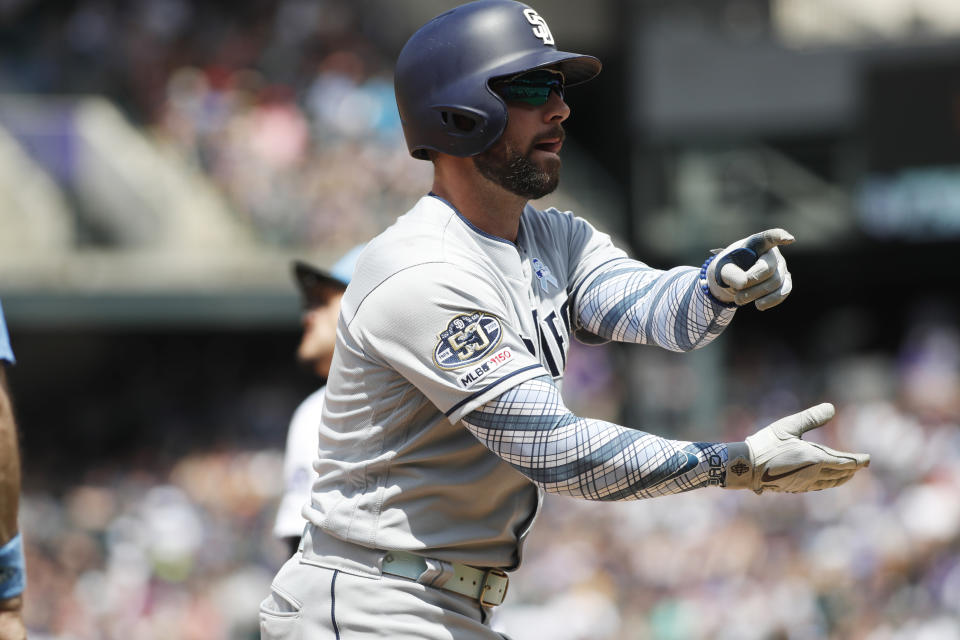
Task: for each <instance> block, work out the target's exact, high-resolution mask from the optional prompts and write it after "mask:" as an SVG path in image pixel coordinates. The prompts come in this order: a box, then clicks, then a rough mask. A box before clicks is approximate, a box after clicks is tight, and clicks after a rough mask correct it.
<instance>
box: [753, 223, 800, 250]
mask: <svg viewBox="0 0 960 640" xmlns="http://www.w3.org/2000/svg"><path fill="white" fill-rule="evenodd" d="M795 239H796V238H794V237H793V235H792V234H791V233H790V232H789V231H787V230H786V229H779V228H778V229H767V230H766V231H761V232H760V233H755V234H753V235H752V236H750V238H749V239H748V240H747V248H748V249H750V250H751V251H753V252H754V253H756V254H757V255H758V256H762V255H763V254H765V253H766V252H767V251H770V249H773V248H774V247H778V246H781V245H785V244H791V243H792V242H793V241H794V240H795Z"/></svg>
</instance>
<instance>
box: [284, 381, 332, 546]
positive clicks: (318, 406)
mask: <svg viewBox="0 0 960 640" xmlns="http://www.w3.org/2000/svg"><path fill="white" fill-rule="evenodd" d="M323 392H324V387H320V388H319V389H317V390H316V391H314V392H313V393H311V394H310V395H309V396H307V397H306V398H305V399H304V401H303V402H301V403H300V406H298V407H297V409H296V411H294V412H293V417H292V418H291V419H290V427H289V429H288V430H287V446H286V450H285V452H284V455H283V496H282V497H281V498H280V506H279V507H278V508H277V519H276V522H275V523H274V526H273V535H275V536H276V537H278V538H299V537H300V535H301V534H302V533H303V527H304V525H305V524H306V523H307V521H306V520H304V519H303V515H302V513H301V512H302V511H303V505H305V504H306V503H307V502H309V501H310V485H311V484H313V479H314V477H316V475H317V473H316V472H315V471H314V470H313V461H314V459H315V458H316V457H317V428H318V426H319V425H320V415H321V413H322V411H323V395H324V393H323Z"/></svg>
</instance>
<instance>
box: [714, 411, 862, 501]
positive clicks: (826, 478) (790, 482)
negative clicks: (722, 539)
mask: <svg viewBox="0 0 960 640" xmlns="http://www.w3.org/2000/svg"><path fill="white" fill-rule="evenodd" d="M833 415H834V408H833V405H832V404H830V403H828V402H825V403H823V404H818V405H817V406H815V407H811V408H809V409H807V410H805V411H801V412H800V413H795V414H793V415H792V416H787V417H786V418H781V419H779V420H777V421H776V422H774V423H773V424H771V425H770V426H768V427H764V428H763V429H761V430H760V431H758V432H756V433H755V434H753V435H752V436H750V437H748V438H747V440H746V442H732V443H729V444H727V455H728V457H727V477H726V483H725V484H724V485H723V486H724V487H725V488H727V489H752V490H753V491H754V492H756V493H758V494H760V493H763V491H764V490H770V491H783V492H787V493H802V492H804V491H819V490H821V489H829V488H830V487H836V486H838V485H841V484H843V483H844V482H846V481H847V480H849V479H850V478H852V477H853V474H854V473H856V472H857V471H858V470H860V469H862V468H864V467H868V466H870V456H869V454H866V453H847V452H845V451H836V450H834V449H831V448H830V447H825V446H823V445H822V444H817V443H815V442H807V441H805V440H801V439H800V436H801V435H803V434H804V433H806V432H807V431H810V430H811V429H816V428H817V427H819V426H821V425H823V424H824V423H826V422H827V421H829V420H830V419H831V418H832V417H833Z"/></svg>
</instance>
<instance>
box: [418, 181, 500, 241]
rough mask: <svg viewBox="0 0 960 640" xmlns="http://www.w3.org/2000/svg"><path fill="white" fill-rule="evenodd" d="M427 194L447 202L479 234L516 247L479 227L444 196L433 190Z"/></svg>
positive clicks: (444, 202)
mask: <svg viewBox="0 0 960 640" xmlns="http://www.w3.org/2000/svg"><path fill="white" fill-rule="evenodd" d="M427 195H428V196H431V197H434V198H436V199H437V200H439V201H440V202H442V203H443V204H445V205H447V206H448V207H450V208H451V209H453V212H454V213H455V214H457V217H458V218H460V219H461V220H463V222H464V224H466V225H467V226H468V227H470V228H471V229H473V230H474V231H476V232H477V233H479V234H480V235H481V236H483V237H484V238H490V239H491V240H496V241H497V242H503V243H504V244H508V245H510V246H511V247H515V246H516V245H515V244H513V243H512V242H510V241H509V240H507V239H506V238H501V237H500V236H495V235H493V234H492V233H487V232H486V231H484V230H483V229H481V228H480V227H478V226H477V225H475V224H473V223H472V222H470V221H469V220H467V218H466V216H464V215H463V214H462V213H460V211H459V209H457V208H456V207H455V206H453V205H452V204H451V203H450V202H449V201H447V200H445V199H444V198H441V197H440V196H438V195H437V194H435V193H434V192H433V191H431V192H430V193H428V194H427Z"/></svg>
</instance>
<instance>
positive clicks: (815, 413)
mask: <svg viewBox="0 0 960 640" xmlns="http://www.w3.org/2000/svg"><path fill="white" fill-rule="evenodd" d="M836 413H837V411H836V409H834V408H833V405H832V404H830V403H829V402H823V403H821V404H818V405H816V406H814V407H810V408H809V409H804V410H803V411H801V412H800V413H795V414H793V415H792V416H788V417H786V418H784V419H783V420H781V421H780V422H781V428H782V429H783V431H784V432H785V433H787V434H788V435H791V436H794V437H796V438H799V437H800V436H801V435H803V434H804V433H806V432H807V431H810V430H811V429H816V428H817V427H820V426H823V425H824V424H826V423H827V422H829V421H830V419H831V418H833V416H834V415H836Z"/></svg>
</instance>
